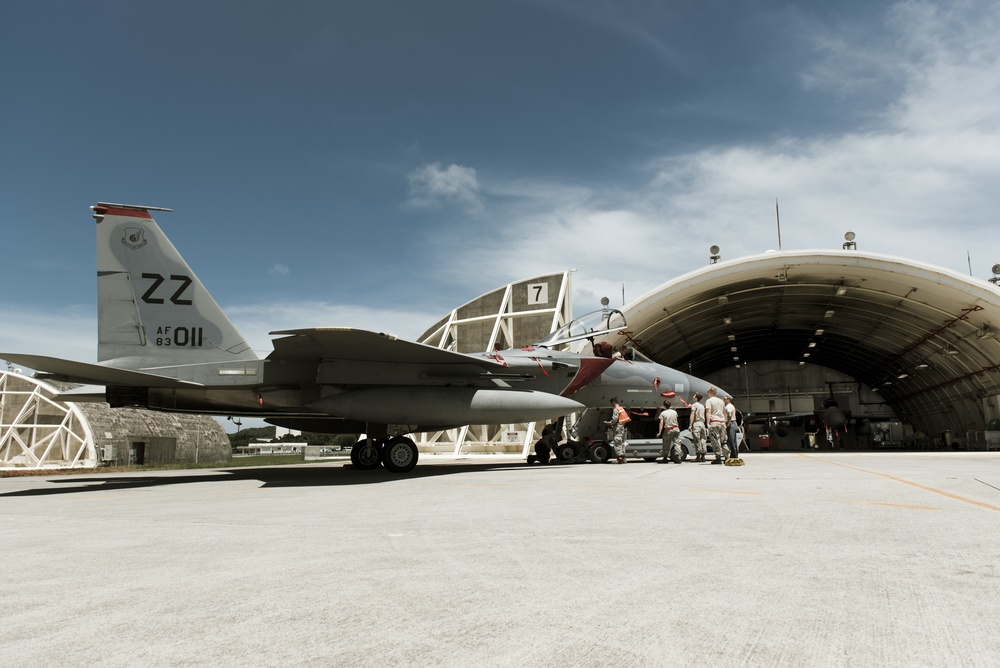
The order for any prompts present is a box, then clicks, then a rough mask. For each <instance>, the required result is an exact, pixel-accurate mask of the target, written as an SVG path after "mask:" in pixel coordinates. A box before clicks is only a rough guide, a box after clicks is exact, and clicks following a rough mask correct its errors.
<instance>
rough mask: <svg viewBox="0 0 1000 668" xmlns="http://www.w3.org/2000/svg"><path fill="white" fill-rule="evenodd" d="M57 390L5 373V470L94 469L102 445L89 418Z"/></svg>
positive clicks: (1, 413) (0, 455) (0, 410)
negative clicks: (57, 398) (59, 398)
mask: <svg viewBox="0 0 1000 668" xmlns="http://www.w3.org/2000/svg"><path fill="white" fill-rule="evenodd" d="M58 392H59V390H58V389H56V388H55V387H52V386H51V385H48V384H46V383H43V382H41V381H39V380H36V379H34V378H28V377H26V376H23V375H21V374H18V373H10V372H6V371H3V372H0V468H2V469H25V468H29V469H46V468H92V467H94V466H96V465H97V448H96V447H95V445H94V438H93V434H92V433H91V430H90V425H89V423H88V422H87V419H86V418H85V417H84V415H83V414H82V413H81V412H80V410H79V409H78V408H77V407H76V406H75V405H74V404H70V403H64V402H61V401H55V400H54V399H53V397H54V396H55V395H56V394H57V393H58Z"/></svg>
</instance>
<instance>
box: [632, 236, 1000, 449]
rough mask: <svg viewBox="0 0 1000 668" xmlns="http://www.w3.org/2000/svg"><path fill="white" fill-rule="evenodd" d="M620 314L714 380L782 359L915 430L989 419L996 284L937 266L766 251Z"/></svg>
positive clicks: (999, 302)
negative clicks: (877, 404)
mask: <svg viewBox="0 0 1000 668" xmlns="http://www.w3.org/2000/svg"><path fill="white" fill-rule="evenodd" d="M623 311H624V312H625V314H626V317H627V319H628V324H629V333H628V334H627V337H628V338H631V339H632V342H633V343H634V344H635V345H636V347H637V348H639V349H640V350H641V351H643V352H644V353H645V354H647V355H648V356H649V357H651V358H652V359H654V360H656V361H657V362H660V363H661V364H666V365H668V366H672V367H675V368H678V369H682V370H684V371H688V372H690V373H692V374H694V375H696V376H699V377H702V378H707V379H713V380H714V379H716V378H718V379H719V380H717V381H716V382H719V383H720V385H722V386H723V387H725V384H724V383H723V379H725V378H729V379H735V378H738V377H739V376H738V374H739V368H740V367H741V366H742V365H744V364H746V363H751V364H754V363H757V362H761V361H781V360H784V361H786V362H785V366H786V367H787V366H788V363H789V362H790V363H792V365H793V367H794V366H795V365H797V367H800V368H804V367H820V368H824V369H830V370H833V371H835V372H839V373H838V374H835V375H837V376H838V377H840V378H843V376H841V375H840V374H843V375H846V376H847V377H850V378H851V379H854V380H855V381H856V382H857V383H859V384H863V385H865V386H867V388H870V389H873V390H875V391H876V392H878V393H879V395H880V396H881V401H883V402H884V403H885V404H886V405H888V406H889V407H891V408H892V410H893V411H894V412H895V415H896V416H898V418H899V419H900V420H903V421H906V422H908V423H910V424H912V426H913V428H914V429H918V430H922V431H924V432H926V433H927V434H934V435H937V434H941V433H943V432H953V433H955V434H962V435H964V434H965V433H966V432H973V431H978V430H985V429H986V428H987V426H988V425H989V423H991V422H992V421H994V420H996V419H997V418H998V417H1000V409H998V403H997V397H998V395H1000V340H998V339H997V336H996V334H997V331H998V329H1000V289H998V288H997V286H996V285H995V284H992V283H991V282H988V281H984V280H981V279H976V278H972V277H970V276H965V275H962V274H959V273H957V272H953V271H951V270H948V269H944V268H941V267H936V266H932V265H929V264H923V263H920V262H915V261H913V260H908V259H904V258H899V257H892V256H888V255H879V254H874V253H861V252H857V251H848V250H845V251H828V250H804V251H782V252H768V253H764V254H761V255H754V256H749V257H744V258H739V259H736V260H731V261H726V262H718V263H715V264H710V265H708V266H706V267H704V268H702V269H699V270H695V271H692V272H689V273H687V274H684V275H682V276H679V277H677V278H675V279H673V280H671V281H668V282H666V283H664V284H663V285H661V286H660V287H658V288H657V289H655V290H653V291H651V292H649V293H648V294H646V295H644V296H643V297H641V298H639V299H637V300H636V301H635V302H633V303H631V304H628V305H626V306H625V307H624V308H623ZM615 343H621V342H620V341H619V342H615ZM727 389H728V388H727Z"/></svg>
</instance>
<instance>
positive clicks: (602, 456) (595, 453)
mask: <svg viewBox="0 0 1000 668" xmlns="http://www.w3.org/2000/svg"><path fill="white" fill-rule="evenodd" d="M587 457H588V458H589V459H590V461H592V462H594V463H595V464H603V463H604V462H606V461H608V459H609V458H610V457H611V449H610V448H609V447H608V444H607V443H603V442H601V441H598V442H597V443H594V444H593V445H591V446H590V449H589V450H588V451H587Z"/></svg>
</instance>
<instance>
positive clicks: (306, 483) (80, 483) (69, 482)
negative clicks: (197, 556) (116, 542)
mask: <svg viewBox="0 0 1000 668" xmlns="http://www.w3.org/2000/svg"><path fill="white" fill-rule="evenodd" d="M527 466H528V465H527V464H524V463H517V464H497V465H483V464H435V465H433V466H418V467H417V468H415V469H414V470H413V471H411V472H410V473H407V474H405V475H400V474H398V473H390V472H388V471H386V470H385V469H382V468H378V469H373V470H369V471H359V470H354V469H352V468H350V467H348V466H275V467H270V468H236V469H218V470H213V469H199V470H200V471H204V473H195V474H180V475H172V474H171V472H167V471H164V472H156V473H154V474H151V475H121V474H117V475H108V476H100V475H97V476H87V477H80V478H78V477H75V476H68V477H65V478H53V479H49V480H47V481H46V482H48V483H51V484H52V485H54V486H53V487H49V486H45V487H39V488H37V489H24V490H17V491H14V492H4V493H0V497H3V496H47V495H50V494H80V493H84V492H106V491H109V490H119V489H139V488H143V487H163V486H167V485H191V484H210V483H218V482H232V481H234V480H258V481H260V482H261V487H326V486H344V485H371V484H382V483H391V482H401V481H405V480H412V479H414V478H430V477H436V476H444V475H459V474H462V473H474V472H477V471H505V470H511V471H513V470H517V469H524V468H526V467H527ZM535 468H543V467H541V466H538V467H535ZM544 468H562V467H561V466H556V465H550V466H549V467H544Z"/></svg>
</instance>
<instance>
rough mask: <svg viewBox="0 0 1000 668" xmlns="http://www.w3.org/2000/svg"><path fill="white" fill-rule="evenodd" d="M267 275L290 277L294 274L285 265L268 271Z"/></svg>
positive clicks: (278, 265)
mask: <svg viewBox="0 0 1000 668" xmlns="http://www.w3.org/2000/svg"><path fill="white" fill-rule="evenodd" d="M267 273H268V274H269V275H271V276H288V275H290V274H291V273H292V270H291V269H289V268H288V267H286V266H285V265H283V264H276V265H273V266H272V267H271V268H270V269H268V270H267Z"/></svg>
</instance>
